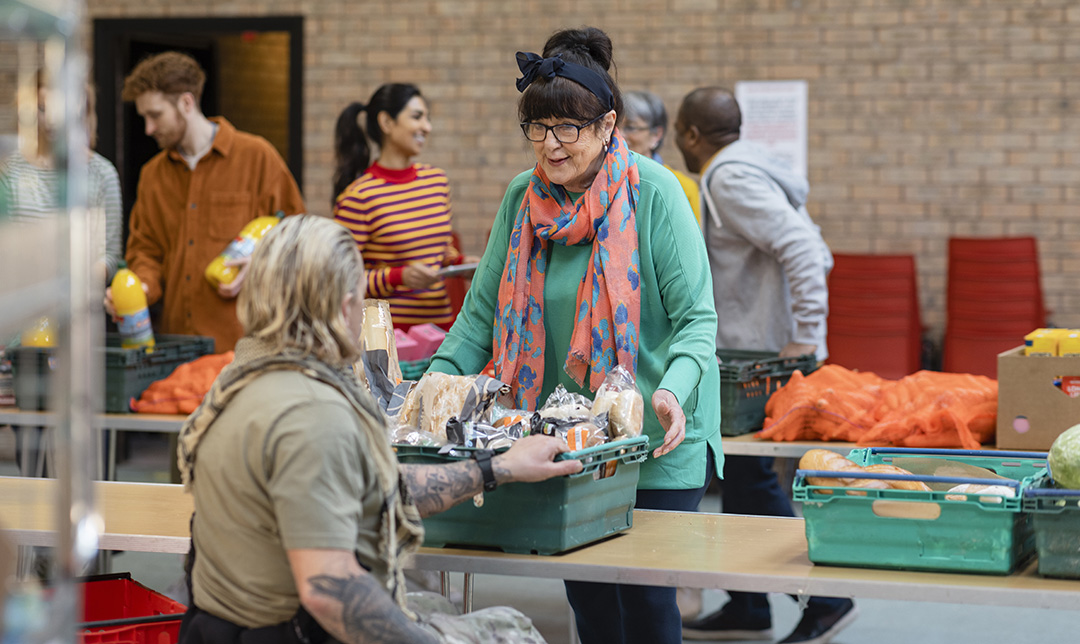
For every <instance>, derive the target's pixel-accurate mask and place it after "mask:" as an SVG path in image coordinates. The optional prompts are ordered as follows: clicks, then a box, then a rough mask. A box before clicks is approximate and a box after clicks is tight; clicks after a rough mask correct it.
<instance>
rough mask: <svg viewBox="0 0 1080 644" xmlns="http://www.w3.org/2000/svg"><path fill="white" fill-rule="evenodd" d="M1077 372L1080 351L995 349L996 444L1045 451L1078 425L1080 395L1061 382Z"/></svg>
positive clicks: (1078, 374)
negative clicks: (1058, 353) (1047, 352)
mask: <svg viewBox="0 0 1080 644" xmlns="http://www.w3.org/2000/svg"><path fill="white" fill-rule="evenodd" d="M1078 376H1080V356H1076V357H1074V356H1025V355H1024V347H1017V348H1015V349H1010V350H1008V351H1005V352H1003V353H1000V354H998V416H997V446H998V447H999V448H1004V449H1020V450H1039V451H1045V450H1048V449H1050V445H1051V443H1053V442H1054V439H1055V438H1057V437H1058V435H1059V434H1061V433H1062V432H1064V431H1065V430H1066V429H1068V428H1070V427H1072V426H1073V425H1076V424H1080V398H1073V397H1071V396H1070V395H1069V394H1068V393H1067V392H1065V391H1064V390H1063V389H1062V387H1061V380H1062V378H1065V379H1066V382H1068V379H1069V378H1070V377H1078Z"/></svg>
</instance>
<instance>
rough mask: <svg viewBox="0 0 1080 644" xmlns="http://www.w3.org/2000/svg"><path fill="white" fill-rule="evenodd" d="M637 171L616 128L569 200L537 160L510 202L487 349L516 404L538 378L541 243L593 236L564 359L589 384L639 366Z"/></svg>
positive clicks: (535, 401)
mask: <svg viewBox="0 0 1080 644" xmlns="http://www.w3.org/2000/svg"><path fill="white" fill-rule="evenodd" d="M640 181H641V178H640V175H639V174H638V167H637V163H636V162H635V160H634V157H633V156H632V155H631V154H630V149H629V148H628V147H627V145H626V141H625V140H624V139H623V138H622V135H621V134H620V133H619V130H618V129H616V130H615V132H614V133H613V134H612V137H611V144H610V146H609V147H608V150H607V153H606V155H605V158H604V162H603V165H602V166H601V168H600V171H599V173H598V174H597V175H596V178H595V179H594V180H593V182H592V185H591V186H590V187H589V189H588V191H586V192H585V194H583V195H581V197H580V198H578V199H577V200H576V201H572V200H571V199H570V197H569V195H567V193H566V190H565V189H563V187H562V186H560V185H553V184H551V183H550V182H549V181H548V178H547V176H546V175H545V174H544V171H543V169H542V168H541V167H540V165H539V164H537V166H536V168H535V169H534V170H533V174H532V178H531V180H530V182H529V187H528V190H527V191H526V193H525V198H524V199H522V201H521V206H520V207H519V208H518V212H517V217H516V219H515V220H514V229H513V231H512V232H511V234H510V248H509V250H508V252H507V256H506V267H505V268H504V269H503V275H502V281H501V282H500V283H499V299H498V302H497V304H496V315H495V337H494V355H495V371H496V374H497V375H498V378H499V380H502V381H503V382H505V383H507V384H509V385H510V387H511V389H512V390H513V393H514V398H515V401H516V403H517V405H518V406H519V407H520V408H522V409H536V408H537V407H538V406H539V403H540V400H539V398H540V390H541V387H542V386H543V383H544V348H545V333H544V277H545V275H546V273H547V261H548V253H547V251H548V244H551V243H555V244H563V245H569V246H576V245H580V244H591V245H592V248H593V251H592V259H591V261H590V262H589V268H588V269H587V270H586V272H585V276H584V277H583V278H582V280H581V283H580V284H579V285H578V292H577V300H576V306H575V307H574V311H575V312H576V323H575V325H574V332H573V335H572V336H571V339H570V348H569V351H568V352H567V355H566V361H565V363H564V365H563V369H564V370H565V371H566V373H567V374H568V375H569V376H570V377H571V378H573V380H574V382H576V383H577V384H578V386H579V387H585V386H586V385H587V386H588V387H589V389H590V390H592V391H596V389H597V388H598V387H599V386H600V384H601V383H602V382H603V380H604V376H605V375H606V374H607V372H608V371H610V370H611V369H613V368H614V367H615V366H616V365H622V366H623V368H625V369H627V370H628V371H630V372H631V373H634V374H636V373H637V355H638V323H639V320H640V317H641V289H640V285H641V280H640V275H639V273H640V269H639V255H638V232H637V220H636V217H635V211H636V210H637V204H638V198H639V190H640Z"/></svg>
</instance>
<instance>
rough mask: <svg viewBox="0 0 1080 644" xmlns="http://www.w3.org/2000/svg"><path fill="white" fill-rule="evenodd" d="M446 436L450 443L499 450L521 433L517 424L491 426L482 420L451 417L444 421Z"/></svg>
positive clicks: (507, 445)
mask: <svg viewBox="0 0 1080 644" xmlns="http://www.w3.org/2000/svg"><path fill="white" fill-rule="evenodd" d="M446 436H447V442H448V444H451V445H462V446H465V447H476V448H480V449H491V450H499V449H505V448H508V447H510V446H511V445H512V444H513V442H514V441H516V440H517V439H519V438H521V437H522V436H523V433H522V431H521V429H520V426H518V425H515V426H513V427H493V426H491V425H488V424H487V423H484V422H482V421H460V420H458V419H457V418H451V419H450V420H448V421H447V422H446Z"/></svg>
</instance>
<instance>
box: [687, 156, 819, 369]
mask: <svg viewBox="0 0 1080 644" xmlns="http://www.w3.org/2000/svg"><path fill="white" fill-rule="evenodd" d="M809 191H810V188H809V185H808V184H807V182H806V179H804V178H802V177H800V176H798V175H797V174H795V173H794V172H792V171H791V170H790V169H789V168H787V167H785V166H784V165H781V164H780V163H778V162H776V161H775V160H773V159H771V158H769V156H768V154H767V153H766V152H765V151H764V150H763V149H761V148H760V147H758V146H756V145H754V144H753V143H749V142H746V141H735V142H734V143H731V144H730V145H728V146H726V147H725V148H723V149H722V150H721V151H720V152H719V153H718V154H717V155H716V156H714V157H713V158H712V160H711V161H710V162H709V164H708V166H707V167H706V168H705V171H704V172H702V174H701V200H702V209H701V212H702V217H701V224H702V229H703V232H704V235H705V245H706V246H707V247H708V251H709V266H710V268H711V270H712V278H713V297H714V298H715V300H716V313H717V333H716V346H717V348H720V349H758V350H765V351H779V350H780V349H782V348H783V347H784V346H785V345H786V344H788V343H789V342H798V343H803V344H812V345H814V346H816V347H817V357H818V360H824V359H825V358H827V357H828V355H829V353H828V349H827V347H826V345H825V336H826V326H825V318H826V316H827V315H828V311H829V292H828V286H827V284H826V277H827V275H828V273H829V271H830V270H831V269H832V265H833V258H832V253H831V252H829V247H828V246H827V245H826V244H825V240H824V239H822V237H821V229H820V228H819V227H818V226H817V225H816V224H814V222H813V221H812V220H811V219H810V215H809V214H808V213H807V212H806V207H805V204H806V195H807V193H809Z"/></svg>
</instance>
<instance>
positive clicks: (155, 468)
mask: <svg viewBox="0 0 1080 644" xmlns="http://www.w3.org/2000/svg"><path fill="white" fill-rule="evenodd" d="M129 437H130V440H129V444H128V447H129V449H128V456H127V458H126V459H124V460H123V461H122V462H120V464H119V466H118V478H119V479H120V480H129V481H153V482H166V481H167V480H168V470H167V466H168V461H167V447H166V442H165V437H164V436H162V435H153V434H129ZM10 457H11V454H10V432H9V431H8V430H0V475H13V474H15V473H16V470H15V468H14V464H13V463H12V462H11V458H10ZM718 508H719V500H718V498H717V497H716V495H713V494H710V495H708V496H707V497H706V500H705V502H704V504H703V507H702V509H703V510H708V511H715V510H717V509H718ZM111 565H112V570H113V571H115V572H121V571H123V572H130V573H131V574H132V577H133V578H135V579H136V580H138V581H140V582H142V583H143V584H145V585H147V586H149V587H150V588H153V589H155V590H158V591H159V592H163V593H166V594H174V593H175V592H176V590H177V589H178V588H179V587H180V584H179V581H180V579H181V576H182V574H183V570H182V565H183V558H182V557H181V556H179V555H162V554H152V553H138V552H124V553H119V554H116V555H115V556H113V557H112V560H111ZM451 582H452V584H453V585H454V586H455V588H457V589H460V586H461V583H462V578H461V575H457V574H455V575H453V576H452V579H451ZM724 600H725V595H724V593H723V592H722V591H706V592H705V595H704V598H703V601H704V610H705V611H706V612H707V611H710V610H713V609H715V608H717V607H719V606H720V605H721V604H723V602H724ZM770 602H771V604H772V607H773V627H774V634H775V635H776V639H777V640H778V639H780V638H782V637H784V636H785V635H787V633H788V632H789V631H790V630H791V629H792V628H794V626H795V624H796V622H797V621H798V616H799V613H798V607H797V605H796V603H795V602H794V601H793V600H792V599H790V598H789V597H787V596H785V595H771V596H770ZM474 603H475V607H476V608H483V607H485V606H497V605H510V606H514V607H515V608H518V609H519V610H521V611H522V612H524V613H525V614H526V615H529V616H530V617H531V618H532V619H533V622H534V623H535V624H536V626H537V628H538V629H539V630H540V632H541V633H543V635H544V637H545V638H546V639H547V641H548V642H549V644H568V643H569V642H570V641H571V639H570V630H569V609H568V607H567V604H566V599H565V596H564V594H563V587H562V582H561V581H556V580H550V579H523V578H520V577H500V576H494V575H479V576H477V577H476V579H475V595H474ZM857 604H858V607H859V613H860V615H859V618H858V620H857V621H856V622H855V623H854V624H853V625H852V626H851V627H849V628H848V629H847V630H845V631H844V632H842V633H841V634H840V635H839V636H837V637H836V639H834V640H833V641H834V642H836V643H837V644H856V643H864V642H865V643H873V644H911V643H917V644H998V643H1001V644H1026V643H1029V642H1031V643H1036V642H1038V643H1040V644H1042V643H1046V642H1054V643H1059V642H1060V643H1065V642H1069V643H1070V644H1071V643H1073V642H1078V641H1080V635H1078V633H1080V605H1078V606H1077V608H1078V611H1076V612H1074V611H1060V610H1040V609H1027V608H1008V607H1004V608H1003V607H986V606H965V605H962V604H935V603H925V602H896V601H878V600H858V601H857Z"/></svg>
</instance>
